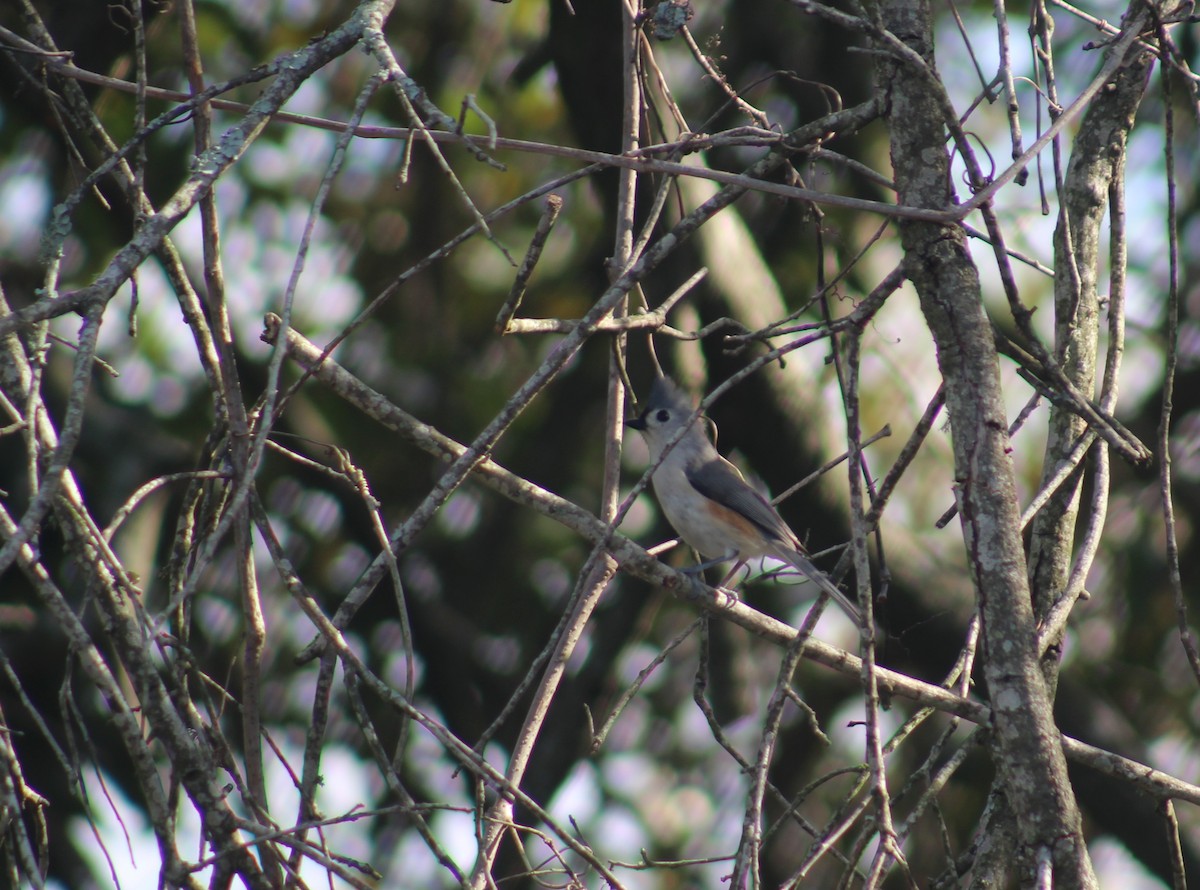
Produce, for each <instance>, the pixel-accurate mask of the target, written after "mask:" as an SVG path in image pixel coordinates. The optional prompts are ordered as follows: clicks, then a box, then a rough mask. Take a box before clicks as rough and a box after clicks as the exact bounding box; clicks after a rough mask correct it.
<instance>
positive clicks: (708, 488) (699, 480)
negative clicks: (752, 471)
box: [687, 457, 796, 546]
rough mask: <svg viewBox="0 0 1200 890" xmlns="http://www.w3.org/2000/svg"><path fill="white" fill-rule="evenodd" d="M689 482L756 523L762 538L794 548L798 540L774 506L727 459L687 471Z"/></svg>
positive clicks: (702, 492)
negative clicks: (773, 539) (766, 537)
mask: <svg viewBox="0 0 1200 890" xmlns="http://www.w3.org/2000/svg"><path fill="white" fill-rule="evenodd" d="M687 478H688V481H689V482H691V483H692V485H694V486H695V487H696V490H697V491H698V492H700V493H701V494H702V495H704V496H705V497H706V498H709V499H710V500H713V501H716V502H717V503H718V504H721V505H722V506H724V507H728V508H729V509H731V510H736V511H737V512H738V513H740V514H741V515H742V516H745V517H746V518H747V519H749V520H750V521H751V522H753V523H754V524H755V525H756V526H758V528H759V529H761V530H762V532H763V534H765V535H767V536H769V537H771V538H775V539H776V540H778V541H780V542H782V543H785V544H788V545H790V546H794V545H795V543H796V536H795V535H794V534H793V533H792V530H791V529H790V528H788V526H787V523H786V522H784V521H783V517H781V516H780V515H779V513H778V512H776V510H775V508H774V507H772V506H771V502H770V501H768V500H767V499H766V498H764V497H763V496H762V495H761V494H759V493H758V492H757V491H755V490H754V489H753V488H751V487H750V485H749V483H747V482H746V480H745V479H743V478H742V474H741V473H739V472H738V470H737V467H735V466H734V465H733V464H731V463H730V462H729V461H727V460H725V459H724V458H721V457H718V458H716V459H714V460H710V461H705V462H704V463H703V464H700V465H699V466H696V467H692V468H691V469H689V470H688V471H687Z"/></svg>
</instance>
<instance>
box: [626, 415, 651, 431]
mask: <svg viewBox="0 0 1200 890" xmlns="http://www.w3.org/2000/svg"><path fill="white" fill-rule="evenodd" d="M625 426H627V427H629V428H630V429H631V430H637V431H638V432H639V433H644V432H645V431H646V415H645V414H643V415H641V416H640V417H635V418H633V420H627V421H625Z"/></svg>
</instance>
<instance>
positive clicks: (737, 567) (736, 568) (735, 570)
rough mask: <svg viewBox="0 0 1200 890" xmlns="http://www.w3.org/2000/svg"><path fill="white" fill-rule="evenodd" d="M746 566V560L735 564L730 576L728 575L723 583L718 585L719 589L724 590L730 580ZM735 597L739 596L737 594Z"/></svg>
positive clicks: (723, 579) (740, 560) (722, 580)
mask: <svg viewBox="0 0 1200 890" xmlns="http://www.w3.org/2000/svg"><path fill="white" fill-rule="evenodd" d="M745 564H746V560H744V559H739V560H738V561H737V562H736V563H734V566H733V568H732V569H730V570H729V574H728V575H726V576H725V577H724V578H722V579H721V583H720V584H718V585H717V589H718V590H724V589H725V585H726V584H728V583H729V581H730V579H731V578H733V576H734V575H736V574H737V573H738V572H740V571H741V570H742V566H744V565H745ZM730 592H731V593H733V591H730ZM733 595H734V596H737V594H736V593H734V594H733Z"/></svg>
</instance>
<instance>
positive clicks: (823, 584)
mask: <svg viewBox="0 0 1200 890" xmlns="http://www.w3.org/2000/svg"><path fill="white" fill-rule="evenodd" d="M769 555H771V556H774V557H775V558H776V559H781V560H783V561H784V562H786V563H788V564H789V565H792V566H794V567H795V568H797V569H799V570H800V571H801V572H803V573H804V574H805V575H806V576H807V577H808V579H809V580H810V581H812V582H813V583H814V584H816V585H817V586H818V587H820V588H821V590H823V591H824V592H825V593H827V594H829V596H830V597H831V598H832V599H833V601H834V602H835V603H837V604H838V605H839V606H840V607H841V609H842V611H843V612H845V613H846V614H847V615H848V616H850V620H851V621H853V622H854V623H855V625H857V626H858V627H862V626H863V613H862V610H861V609H859V607H858V606H857V605H856V604H855V603H853V602H851V601H850V598H849V597H848V596H846V594H845V593H843V592H842V591H840V590H838V588H837V585H835V584H834V583H833V582H832V581H830V580H829V576H827V575H826V574H825V573H824V572H822V571H821V570H820V569H818V568H817V567H816V566H815V565H813V564H812V561H811V560H810V559H809V558H808V557H807V556H805V555H804V554H803V553H800V552H798V551H796V550H793V549H792V548H790V547H784V546H782V545H779V546H776V547H775V548H773V549H772V550H771V551H770V554H769Z"/></svg>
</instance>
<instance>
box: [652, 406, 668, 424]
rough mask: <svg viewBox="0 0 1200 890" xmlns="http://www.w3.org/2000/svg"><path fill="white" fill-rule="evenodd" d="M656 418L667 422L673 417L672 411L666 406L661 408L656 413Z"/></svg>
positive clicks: (660, 421) (661, 421)
mask: <svg viewBox="0 0 1200 890" xmlns="http://www.w3.org/2000/svg"><path fill="white" fill-rule="evenodd" d="M654 418H655V420H657V421H658V422H659V423H666V422H667V421H668V420H670V419H671V412H670V411H668V410H667V409H666V408H659V409H658V411H656V412H655V413H654Z"/></svg>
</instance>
